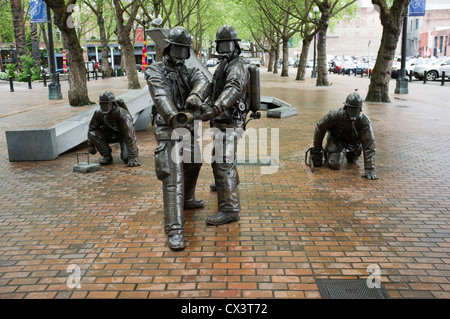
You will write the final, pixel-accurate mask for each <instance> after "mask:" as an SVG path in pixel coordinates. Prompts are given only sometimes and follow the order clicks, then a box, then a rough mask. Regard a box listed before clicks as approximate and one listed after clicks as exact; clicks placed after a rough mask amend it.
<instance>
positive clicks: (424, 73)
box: [423, 71, 428, 84]
mask: <svg viewBox="0 0 450 319" xmlns="http://www.w3.org/2000/svg"><path fill="white" fill-rule="evenodd" d="M427 73H428V72H427V71H424V72H423V84H425V83H427Z"/></svg>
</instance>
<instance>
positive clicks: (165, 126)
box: [146, 27, 209, 250]
mask: <svg viewBox="0 0 450 319" xmlns="http://www.w3.org/2000/svg"><path fill="white" fill-rule="evenodd" d="M166 42H167V43H168V45H167V46H166V47H165V49H164V51H163V61H162V62H158V63H153V64H151V66H150V67H149V68H148V70H147V71H146V79H147V82H148V87H149V91H150V94H151V97H152V99H153V102H154V111H155V112H154V119H153V120H154V127H155V135H156V140H157V142H158V144H157V147H156V149H155V171H156V176H157V178H158V179H159V180H160V181H162V189H163V201H164V231H165V233H166V235H167V236H168V245H169V247H170V248H171V249H173V250H181V249H184V248H185V243H184V236H183V232H184V216H183V214H184V213H183V210H184V209H192V208H200V207H203V206H204V202H203V201H202V200H199V199H196V198H195V188H196V184H197V178H198V176H199V173H200V168H201V166H202V161H201V158H200V156H201V155H199V154H198V152H200V149H199V147H198V136H197V135H196V134H195V129H194V123H193V119H194V115H193V114H196V115H197V116H199V112H200V109H201V106H202V103H203V101H204V100H205V99H206V97H207V96H208V90H207V88H208V84H209V82H208V79H207V78H206V76H205V75H204V74H203V73H202V72H201V71H199V70H198V69H196V68H190V67H187V66H186V65H185V63H184V62H185V60H186V59H188V58H189V57H190V46H191V36H190V34H189V32H188V31H187V30H186V29H185V28H183V27H175V28H173V29H171V30H170V32H169V35H168V38H167V39H166ZM178 128H180V129H179V130H177V129H178ZM178 131H180V132H184V133H185V132H186V131H187V132H188V134H189V135H190V136H189V138H190V139H189V140H190V142H189V143H187V144H186V143H183V144H180V143H182V141H180V139H179V138H173V139H172V135H173V133H174V136H178V135H177V134H176V133H177V132H178ZM183 141H184V138H183Z"/></svg>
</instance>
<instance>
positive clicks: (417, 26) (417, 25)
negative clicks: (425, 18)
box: [416, 19, 419, 30]
mask: <svg viewBox="0 0 450 319" xmlns="http://www.w3.org/2000/svg"><path fill="white" fill-rule="evenodd" d="M418 29H419V19H416V30H418Z"/></svg>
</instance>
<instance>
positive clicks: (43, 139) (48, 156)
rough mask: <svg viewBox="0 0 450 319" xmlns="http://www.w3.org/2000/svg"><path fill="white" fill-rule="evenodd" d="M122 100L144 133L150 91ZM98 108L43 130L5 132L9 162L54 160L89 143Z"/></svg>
mask: <svg viewBox="0 0 450 319" xmlns="http://www.w3.org/2000/svg"><path fill="white" fill-rule="evenodd" d="M118 98H121V99H123V100H124V101H125V103H126V104H127V107H128V109H129V111H130V113H131V115H132V117H133V120H134V125H135V130H136V131H141V130H145V129H146V128H147V127H148V125H149V124H150V121H151V117H150V115H151V107H152V104H153V101H152V99H151V97H150V93H149V91H148V88H147V87H145V88H144V89H141V90H131V91H128V92H126V93H125V94H122V95H121V96H119V97H118ZM98 109H99V106H98V105H96V106H95V107H92V108H90V109H89V110H87V111H85V112H83V113H81V114H78V115H76V116H74V117H71V118H69V119H67V120H64V121H62V122H60V123H58V124H56V125H54V126H52V127H49V128H44V129H27V130H12V131H6V144H7V147H8V157H9V161H10V162H18V161H40V160H54V159H56V158H58V156H59V155H60V154H62V153H64V152H67V151H68V150H70V149H72V148H74V147H76V146H78V145H80V144H82V143H84V142H86V141H87V133H88V128H89V122H90V121H91V118H92V115H93V114H94V112H95V111H96V110H98Z"/></svg>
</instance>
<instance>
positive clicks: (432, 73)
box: [414, 58, 450, 81]
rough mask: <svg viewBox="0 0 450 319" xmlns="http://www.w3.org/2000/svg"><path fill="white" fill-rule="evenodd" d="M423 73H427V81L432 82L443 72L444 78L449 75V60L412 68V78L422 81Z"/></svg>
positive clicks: (440, 60) (435, 61)
mask: <svg viewBox="0 0 450 319" xmlns="http://www.w3.org/2000/svg"><path fill="white" fill-rule="evenodd" d="M425 71H426V72H427V80H428V81H434V80H436V79H439V78H440V77H441V76H442V72H443V71H444V72H445V74H446V76H448V75H449V74H450V58H440V59H436V60H434V62H431V63H428V64H421V65H418V66H416V67H415V68H414V77H416V78H418V79H419V80H423V77H424V74H425Z"/></svg>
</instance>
